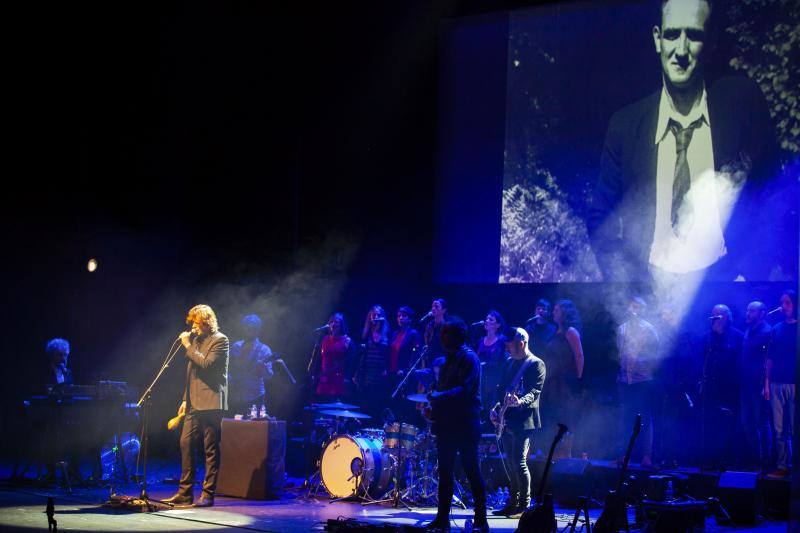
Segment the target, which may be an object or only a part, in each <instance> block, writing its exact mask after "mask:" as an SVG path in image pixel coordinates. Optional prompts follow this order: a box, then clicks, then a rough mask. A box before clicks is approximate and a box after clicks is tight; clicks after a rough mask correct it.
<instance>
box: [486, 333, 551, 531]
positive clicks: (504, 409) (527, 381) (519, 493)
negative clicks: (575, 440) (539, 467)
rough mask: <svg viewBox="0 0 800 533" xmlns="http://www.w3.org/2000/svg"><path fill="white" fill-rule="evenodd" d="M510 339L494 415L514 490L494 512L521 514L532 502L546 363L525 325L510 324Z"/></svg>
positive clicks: (506, 514)
mask: <svg viewBox="0 0 800 533" xmlns="http://www.w3.org/2000/svg"><path fill="white" fill-rule="evenodd" d="M506 339H507V341H506V350H507V351H508V354H509V356H510V357H509V359H508V360H507V361H506V363H505V367H504V369H503V375H502V378H501V381H500V387H501V391H502V393H501V397H500V399H499V402H498V403H497V404H496V405H495V406H494V408H493V409H492V411H491V413H490V416H491V418H492V422H493V423H494V424H495V426H496V427H497V428H498V437H500V438H501V439H502V449H503V452H504V453H505V455H506V458H507V460H506V468H507V470H508V474H509V476H510V478H511V493H510V495H509V498H508V503H506V505H505V507H503V508H502V509H498V510H495V511H492V514H493V515H495V516H510V517H514V518H518V517H519V516H520V515H521V514H522V512H523V511H524V510H525V509H527V508H528V506H529V505H530V503H531V474H530V471H529V470H528V451H529V450H530V446H531V440H532V436H533V430H534V429H537V428H540V427H542V422H541V418H540V416H539V396H540V395H541V393H542V387H543V385H544V377H545V365H544V361H542V360H541V359H539V358H538V357H536V356H535V355H533V354H532V353H531V352H530V350H529V349H528V332H527V331H525V330H524V329H523V328H510V329H509V330H508V332H507V334H506Z"/></svg>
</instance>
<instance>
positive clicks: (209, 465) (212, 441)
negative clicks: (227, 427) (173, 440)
mask: <svg viewBox="0 0 800 533" xmlns="http://www.w3.org/2000/svg"><path fill="white" fill-rule="evenodd" d="M221 434H222V411H220V410H211V411H191V412H189V413H187V414H186V418H185V419H184V421H183V429H182V430H181V481H180V485H179V486H178V493H179V494H181V495H183V496H191V495H192V494H193V489H194V476H195V471H196V470H197V465H196V464H195V458H196V457H197V453H196V450H197V448H196V446H197V443H198V442H199V441H200V439H201V438H202V440H203V448H204V450H205V456H206V476H205V480H203V492H204V493H205V494H208V495H210V496H214V491H215V490H216V488H217V476H218V475H219V458H220V452H219V443H220V437H221Z"/></svg>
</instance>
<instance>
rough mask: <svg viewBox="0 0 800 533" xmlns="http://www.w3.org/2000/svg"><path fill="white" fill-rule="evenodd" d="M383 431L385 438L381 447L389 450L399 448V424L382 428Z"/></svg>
mask: <svg viewBox="0 0 800 533" xmlns="http://www.w3.org/2000/svg"><path fill="white" fill-rule="evenodd" d="M383 431H384V432H385V434H386V438H385V439H384V441H383V447H384V448H387V449H389V450H393V449H395V448H399V447H400V422H392V423H391V424H386V425H384V426H383Z"/></svg>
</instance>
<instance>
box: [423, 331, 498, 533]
mask: <svg viewBox="0 0 800 533" xmlns="http://www.w3.org/2000/svg"><path fill="white" fill-rule="evenodd" d="M466 340H467V326H466V324H465V323H464V321H463V320H461V319H459V318H455V317H453V318H449V319H448V320H447V321H445V323H444V324H443V325H442V332H441V342H442V348H443V349H444V352H445V361H444V365H443V366H442V368H441V369H440V370H439V379H438V381H437V383H436V384H435V385H434V388H433V390H432V391H431V392H429V393H428V398H429V399H430V402H431V419H432V421H433V426H432V427H431V430H432V431H433V434H434V435H436V438H437V440H436V448H437V452H438V457H439V491H438V499H439V509H438V512H437V513H436V518H435V519H434V520H433V521H432V522H431V523H430V524H428V525H427V529H428V530H438V531H449V530H450V522H449V516H450V501H451V500H452V498H453V468H454V466H455V460H456V454H458V453H460V454H461V464H462V465H463V467H464V471H465V472H466V474H467V479H469V484H470V487H471V488H472V495H473V499H474V501H475V521H474V524H473V527H474V529H473V531H488V530H489V524H488V522H487V521H486V487H485V486H484V483H483V478H482V477H481V472H480V468H479V466H478V440H479V439H480V410H481V396H480V386H481V364H480V361H479V360H478V356H477V355H476V354H475V352H474V351H472V349H471V348H469V347H468V346H467V345H466V344H465V343H466Z"/></svg>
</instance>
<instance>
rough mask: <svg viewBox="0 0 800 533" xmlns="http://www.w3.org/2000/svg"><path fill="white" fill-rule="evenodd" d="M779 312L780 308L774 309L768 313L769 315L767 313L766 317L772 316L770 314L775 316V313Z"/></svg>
mask: <svg viewBox="0 0 800 533" xmlns="http://www.w3.org/2000/svg"><path fill="white" fill-rule="evenodd" d="M780 310H781V308H780V307H776V308H775V309H773V310H772V311H770V312H769V313H767V316H769V315H772V314H775V313H777V312H778V311H780Z"/></svg>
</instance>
